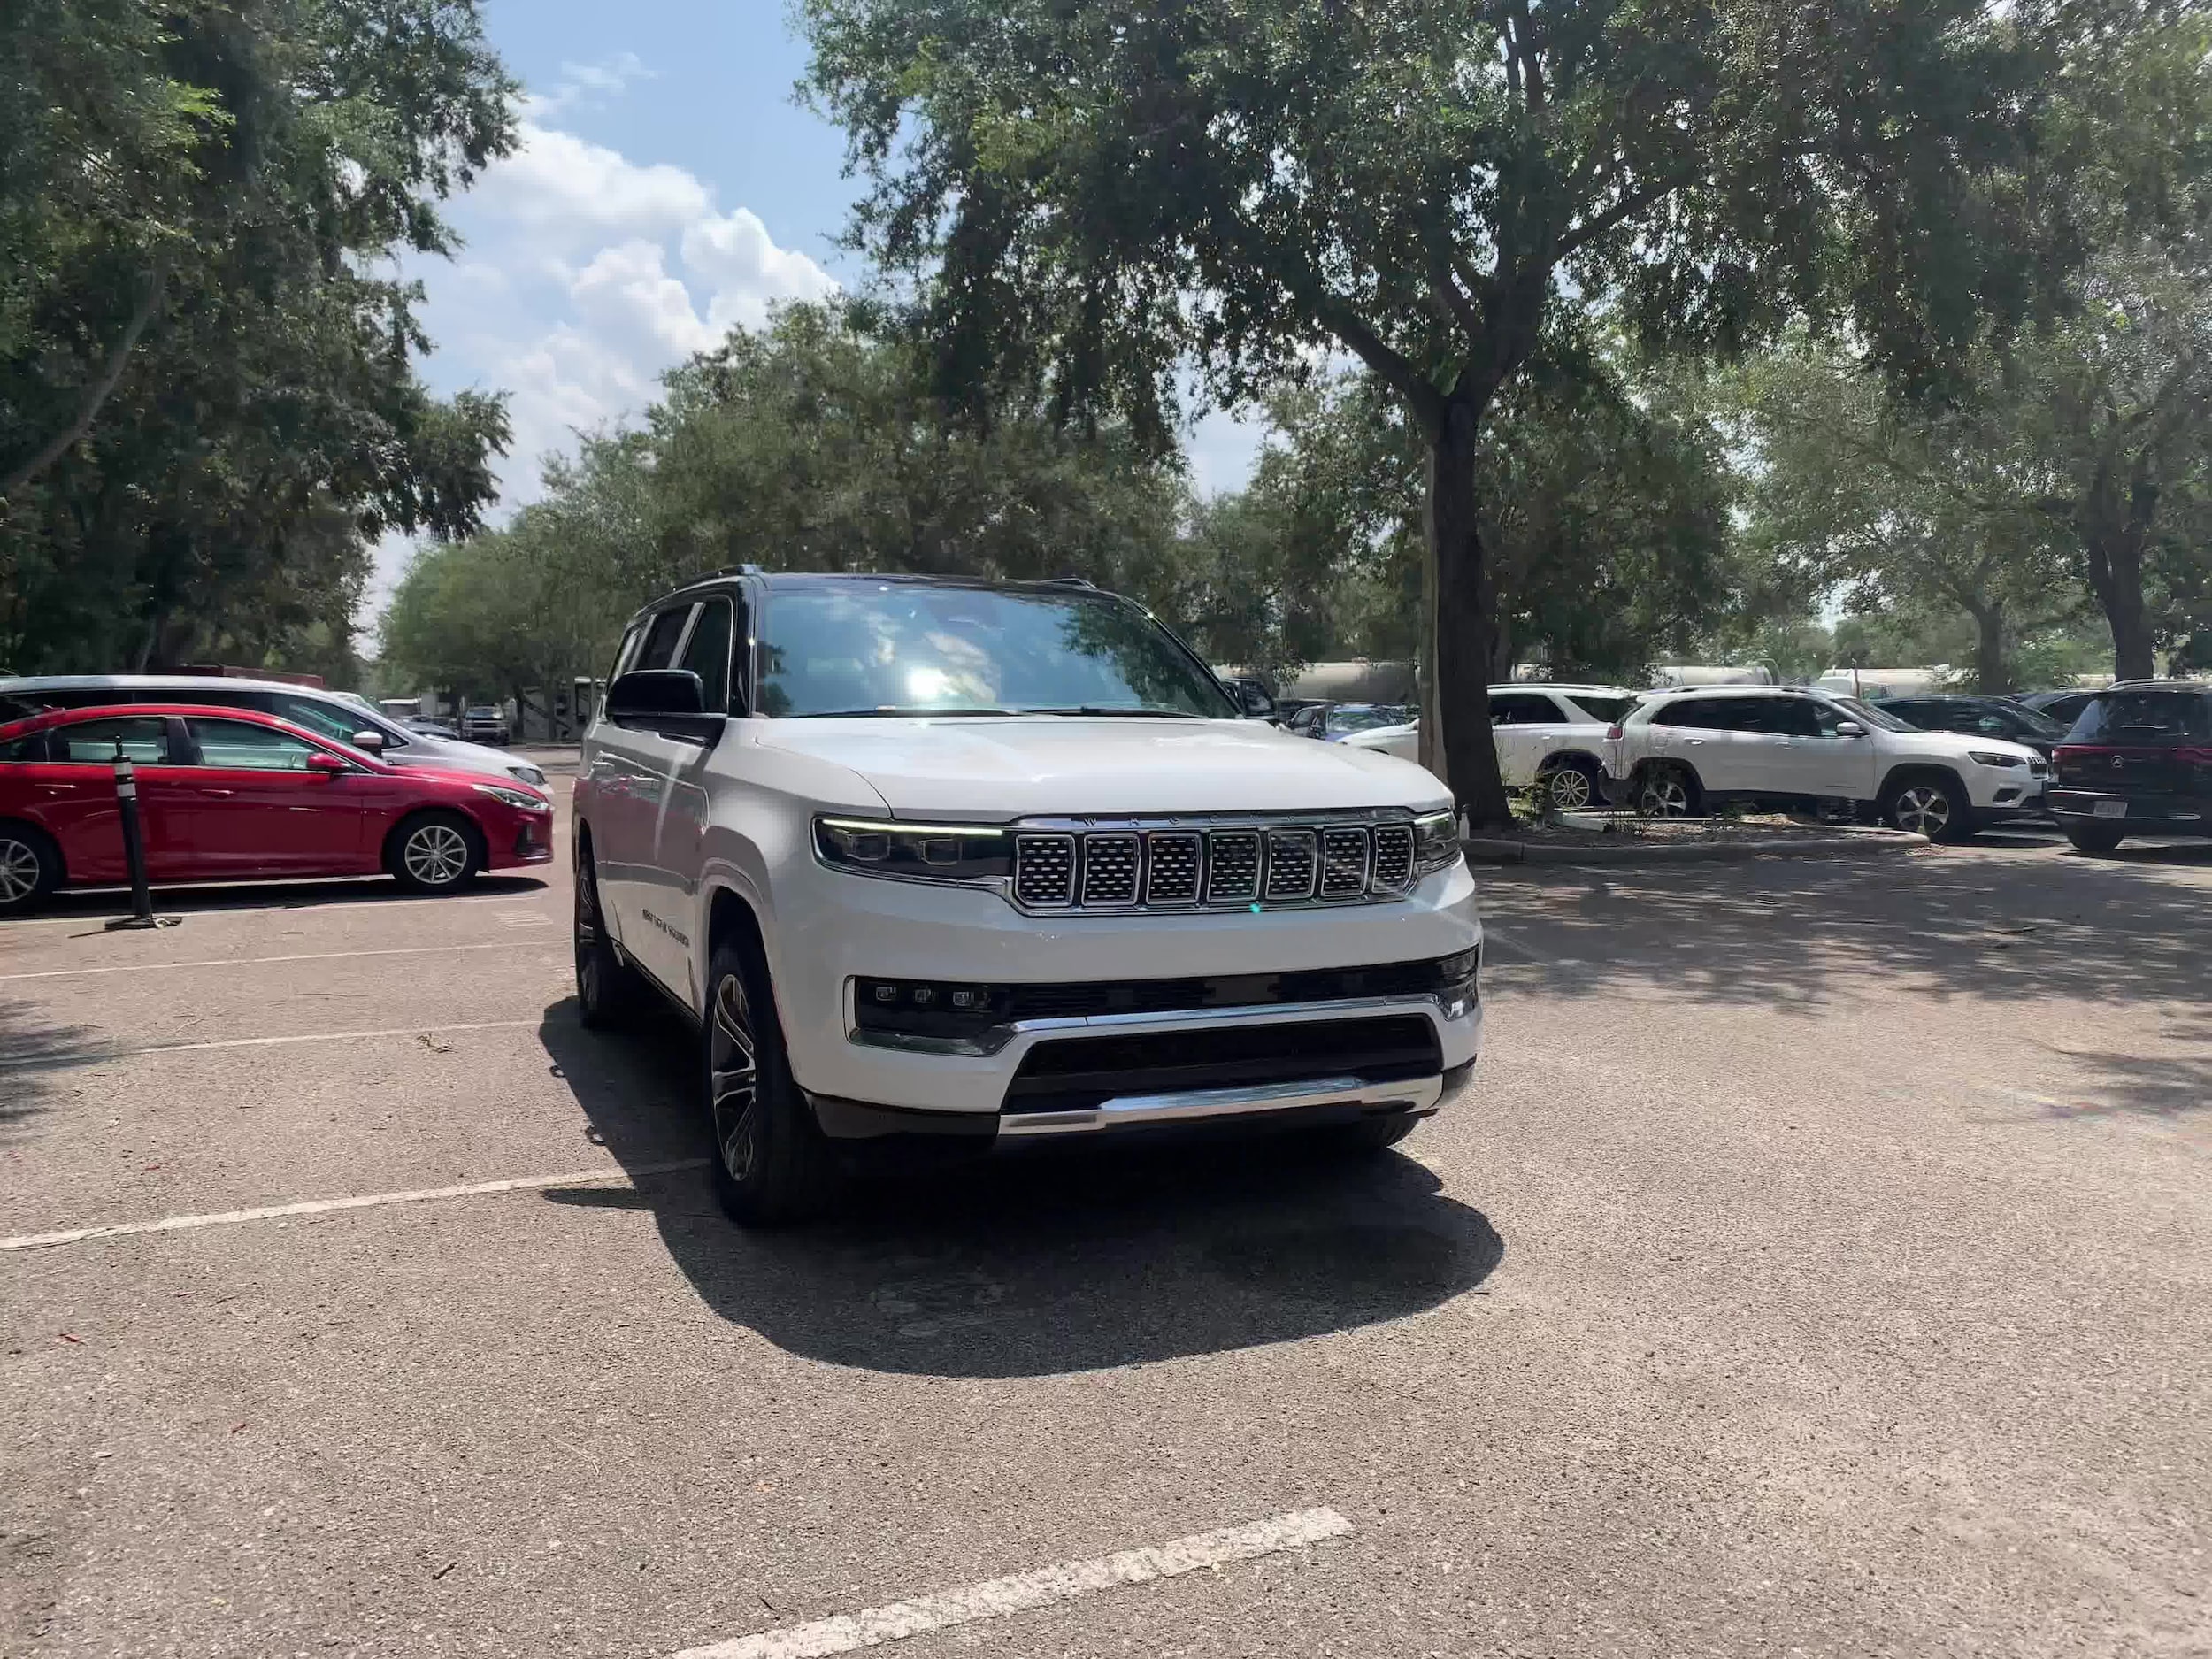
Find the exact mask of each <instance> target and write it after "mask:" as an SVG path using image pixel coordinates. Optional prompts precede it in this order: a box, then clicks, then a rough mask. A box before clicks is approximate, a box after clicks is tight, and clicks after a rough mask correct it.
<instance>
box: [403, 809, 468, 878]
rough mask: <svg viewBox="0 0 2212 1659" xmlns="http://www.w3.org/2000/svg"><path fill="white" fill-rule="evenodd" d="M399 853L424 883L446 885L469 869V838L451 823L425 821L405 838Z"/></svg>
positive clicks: (410, 869)
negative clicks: (428, 822)
mask: <svg viewBox="0 0 2212 1659" xmlns="http://www.w3.org/2000/svg"><path fill="white" fill-rule="evenodd" d="M400 857H401V859H402V860H403V862H404V863H405V864H406V865H407V873H408V874H409V875H411V876H412V877H414V879H416V880H418V881H419V882H421V883H422V884H423V886H425V887H449V886H451V885H452V884H453V883H454V882H456V881H458V880H459V879H461V877H462V876H463V874H465V872H467V870H468V867H469V844H468V838H467V837H466V836H465V835H463V834H462V833H461V832H460V831H459V830H457V829H456V828H454V827H453V826H452V825H450V824H426V825H424V826H422V827H421V828H420V829H419V830H417V831H416V832H415V833H413V834H412V835H410V836H409V837H408V838H407V845H406V847H405V848H404V849H402V851H401V853H400Z"/></svg>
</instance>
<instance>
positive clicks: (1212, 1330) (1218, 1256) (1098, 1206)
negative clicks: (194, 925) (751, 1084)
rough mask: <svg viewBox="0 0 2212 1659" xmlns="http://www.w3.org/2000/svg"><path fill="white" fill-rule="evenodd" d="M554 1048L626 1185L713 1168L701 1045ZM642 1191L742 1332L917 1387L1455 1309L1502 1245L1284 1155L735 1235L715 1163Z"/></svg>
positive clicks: (1118, 1167)
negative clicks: (920, 1380)
mask: <svg viewBox="0 0 2212 1659" xmlns="http://www.w3.org/2000/svg"><path fill="white" fill-rule="evenodd" d="M539 1035H540V1037H541V1041H543V1043H544V1045H545V1049H546V1053H547V1055H548V1056H549V1057H550V1059H551V1061H552V1062H553V1064H554V1066H555V1068H556V1070H557V1072H558V1073H559V1075H560V1076H561V1077H562V1078H563V1079H564V1080H565V1082H566V1083H567V1085H568V1087H569V1088H570V1090H571V1092H572V1094H574V1095H575V1097H576V1101H577V1103H578V1105H579V1106H580V1107H581V1108H582V1110H583V1113H584V1116H585V1117H586V1118H587V1119H588V1124H589V1127H590V1130H591V1133H592V1134H593V1138H594V1139H595V1140H597V1141H600V1142H601V1143H603V1145H604V1146H605V1147H606V1148H607V1149H608V1150H609V1151H610V1152H611V1153H612V1154H613V1155H614V1156H615V1157H616V1159H617V1160H618V1162H619V1163H621V1164H623V1166H624V1167H625V1168H626V1169H632V1168H639V1167H642V1166H646V1165H649V1164H662V1163H666V1162H669V1161H671V1160H674V1159H680V1158H686V1157H696V1158H701V1159H704V1158H706V1157H709V1156H712V1150H713V1148H712V1147H711V1144H710V1139H709V1137H708V1134H707V1133H706V1130H705V1127H704V1125H703V1124H702V1123H701V1122H700V1121H699V1120H698V1118H697V1117H696V1116H695V1110H696V1109H695V1105H694V1101H693V1095H692V1091H691V1087H690V1086H691V1075H692V1056H693V1054H694V1051H695V1042H696V1039H695V1037H694V1035H693V1033H691V1031H690V1030H689V1028H688V1027H687V1026H686V1025H684V1024H683V1023H682V1022H681V1021H680V1020H679V1019H678V1018H676V1017H675V1016H674V1015H673V1014H665V1015H664V1014H661V1013H659V1012H658V1011H657V1010H656V1012H654V1013H653V1014H651V1015H648V1016H645V1017H643V1018H641V1019H640V1021H639V1024H638V1028H637V1030H636V1031H635V1032H634V1033H623V1034H617V1035H611V1036H601V1035H598V1034H595V1033H590V1032H587V1031H585V1030H583V1029H582V1028H581V1027H580V1025H577V1023H576V1019H575V1012H574V1004H573V1002H561V1003H557V1004H556V1005H555V1006H553V1007H552V1008H549V1009H548V1010H546V1018H545V1022H544V1024H543V1025H541V1027H540V1030H539ZM1446 1110H1449V1108H1448V1107H1447V1109H1446ZM637 1187H638V1196H637V1198H636V1200H634V1202H636V1203H637V1204H638V1205H639V1207H641V1208H646V1209H649V1210H651V1211H652V1213H653V1218H654V1221H655V1223H656V1224H657V1225H658V1227H659V1229H660V1233H661V1237H662V1239H663V1240H664V1242H665V1243H666V1245H667V1247H668V1250H669V1253H670V1255H671V1256H673V1257H674V1258H675V1261H676V1263H677V1265H678V1266H679V1267H680V1268H681V1269H682V1270H683V1271H684V1274H685V1276H686V1277H687V1278H688V1279H690V1281H691V1283H692V1285H693V1286H694V1287H695V1289H696V1290H697V1291H698V1293H699V1294H700V1296H701V1298H702V1299H703V1301H704V1302H706V1303H707V1305H708V1306H709V1307H710V1308H712V1309H713V1310H715V1311H716V1312H717V1313H718V1314H720V1315H721V1316H722V1317H724V1318H726V1319H728V1320H731V1321H732V1322H733V1323H735V1324H739V1325H744V1326H746V1327H748V1328H749V1329H751V1330H755V1331H757V1332H759V1333H761V1334H762V1335H763V1336H764V1337H766V1338H767V1339H768V1340H770V1341H772V1342H773V1343H775V1344H776V1345H777V1346H778V1347H779V1348H785V1349H787V1350H788V1351H790V1352H792V1353H795V1354H802V1355H804V1356H808V1357H809V1358H813V1359H819V1360H824V1361H826V1362H828V1363H833V1364H839V1365H849V1366H855V1367H858V1368H861V1369H865V1370H871V1371H892V1372H899V1373H906V1374H915V1375H930V1376H947V1377H1031V1376H1048V1375H1053V1374H1056V1373H1062V1372H1068V1371H1093V1370H1099V1369H1102V1368H1105V1367H1109V1366H1116V1365H1126V1364H1132V1363H1139V1362H1142V1361H1148V1360H1163V1359H1173V1358H1178V1357H1181V1356H1187V1355H1196V1354H1209V1353H1217V1352H1221V1351H1224V1350H1227V1349H1233V1348H1250V1347H1256V1346H1259V1345H1263V1344H1267V1343H1274V1342H1281V1341H1286V1340H1293V1339H1295V1338H1300V1337H1310V1336H1317V1335H1323V1334H1325V1333H1329V1332H1332V1331H1342V1330H1347V1329H1349V1328H1352V1327H1355V1326H1358V1325H1371V1324H1376V1323H1379V1322H1381V1321H1386V1320H1391V1319H1397V1318H1402V1317H1406V1316H1408V1315H1410V1314H1416V1313H1420V1312H1423V1311H1425V1310H1429V1309H1432V1308H1435V1307H1437V1306H1440V1304H1442V1303H1443V1302H1448V1301H1449V1300H1450V1299H1451V1298H1453V1297H1455V1296H1457V1295H1460V1294H1463V1293H1464V1292H1466V1291H1469V1290H1471V1289H1473V1288H1475V1287H1476V1286H1479V1285H1480V1284H1481V1283H1482V1282H1483V1280H1484V1279H1486V1278H1487V1277H1488V1276H1489V1275H1490V1274H1491V1273H1492V1272H1493V1271H1495V1269H1496V1268H1497V1266H1498V1263H1500V1261H1501V1260H1502V1258H1503V1256H1504V1251H1505V1246H1504V1243H1503V1241H1502V1240H1500V1238H1499V1237H1498V1234H1497V1233H1496V1232H1495V1231H1494V1229H1493V1228H1492V1226H1491V1225H1490V1223H1489V1221H1488V1220H1487V1219H1486V1217H1484V1216H1483V1215H1482V1214H1481V1213H1480V1212H1479V1211H1477V1210H1471V1209H1469V1208H1468V1207H1467V1206H1465V1205H1463V1204H1461V1203H1458V1202H1455V1201H1454V1200H1452V1199H1450V1198H1448V1197H1446V1196H1444V1194H1442V1192H1441V1191H1440V1182H1439V1181H1438V1180H1437V1179H1436V1178H1435V1177H1434V1176H1433V1175H1432V1174H1431V1173H1430V1172H1429V1171H1428V1170H1426V1169H1425V1168H1424V1167H1423V1166H1422V1165H1421V1164H1417V1163H1415V1162H1414V1161H1412V1160H1411V1159H1409V1158H1406V1157H1402V1156H1397V1155H1396V1154H1383V1155H1381V1156H1364V1157H1363V1160H1362V1162H1361V1164H1360V1165H1359V1167H1357V1168H1354V1169H1346V1168H1343V1167H1341V1166H1340V1165H1336V1166H1333V1165H1332V1163H1331V1159H1330V1155H1327V1154H1323V1153H1319V1152H1317V1151H1316V1150H1315V1149H1313V1148H1310V1147H1307V1146H1303V1145H1301V1144H1299V1143H1297V1142H1295V1141H1289V1140H1282V1141H1265V1140H1263V1141H1250V1140H1246V1141H1223V1142H1219V1143H1214V1144H1208V1145H1202V1146H1189V1147H1185V1148H1176V1149H1172V1150H1166V1149H1156V1150H1149V1151H1146V1150H1136V1149H1131V1150H1126V1151H1123V1150H1117V1149H1113V1148H1084V1149H1081V1150H1080V1151H1070V1152H1066V1153H1064V1154H1062V1153H1055V1154H1051V1155H1024V1156H1018V1157H1014V1158H1005V1159H995V1160H985V1161H983V1162H981V1163H979V1164H968V1165H963V1166H960V1167H957V1168H955V1169H951V1170H941V1171H934V1172H930V1173H915V1174H911V1175H907V1176H903V1177H901V1178H898V1179H879V1180H869V1181H866V1182H863V1183H859V1184H857V1185H856V1186H855V1187H853V1188H852V1189H851V1190H850V1191H849V1193H848V1194H847V1195H846V1198H845V1202H843V1203H842V1204H841V1207H840V1209H839V1210H838V1211H837V1212H836V1213H835V1214H833V1215H832V1216H831V1217H827V1218H826V1219H824V1220H822V1221H820V1222H818V1223H816V1224H814V1225H810V1226H807V1227H803V1228H799V1229H795V1230H794V1231H791V1232H787V1233H747V1232H744V1231H742V1230H741V1229H739V1228H738V1227H736V1226H734V1225H732V1224H731V1223H730V1222H729V1221H727V1220H726V1219H725V1217H723V1215H722V1213H721V1211H720V1210H719V1209H718V1207H717V1205H716V1203H715V1200H714V1196H713V1193H712V1191H711V1188H710V1185H709V1182H708V1179H707V1176H706V1172H705V1171H703V1170H688V1171H678V1172H674V1173H670V1174H662V1175H650V1174H649V1175H645V1176H641V1177H639V1178H637ZM545 1197H546V1199H547V1200H548V1201H549V1202H554V1203H570V1204H579V1203H580V1204H603V1203H606V1202H610V1200H611V1197H612V1194H606V1193H587V1192H558V1191H555V1192H549V1193H547V1194H545Z"/></svg>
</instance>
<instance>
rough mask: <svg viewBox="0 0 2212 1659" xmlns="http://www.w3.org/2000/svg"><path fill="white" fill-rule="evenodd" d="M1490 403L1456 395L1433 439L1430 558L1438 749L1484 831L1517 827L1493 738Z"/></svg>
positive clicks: (1471, 817)
mask: <svg viewBox="0 0 2212 1659" xmlns="http://www.w3.org/2000/svg"><path fill="white" fill-rule="evenodd" d="M1486 401H1487V400H1486V399H1481V400H1478V399H1476V398H1472V397H1469V396H1453V397H1450V398H1448V399H1447V400H1446V401H1445V404H1444V411H1443V419H1441V420H1440V421H1439V422H1438V423H1437V426H1436V427H1435V429H1434V430H1433V431H1432V433H1431V434H1430V435H1429V477H1428V495H1429V499H1428V515H1427V519H1428V523H1427V529H1428V554H1429V558H1430V560H1431V561H1432V563H1431V569H1432V570H1433V571H1434V572H1435V577H1436V587H1435V594H1436V597H1435V604H1434V611H1435V617H1436V622H1435V634H1434V641H1435V652H1434V655H1433V657H1432V658H1431V662H1432V674H1431V678H1432V680H1434V682H1435V685H1436V707H1437V713H1438V716H1439V725H1440V727H1441V728H1442V729H1441V730H1440V731H1439V732H1437V733H1436V734H1435V746H1436V748H1437V749H1438V751H1439V752H1440V754H1441V756H1442V758H1443V761H1444V769H1443V777H1444V779H1445V780H1446V781H1447V782H1448V783H1449V784H1450V785H1451V787H1452V794H1453V797H1454V798H1455V800H1456V801H1457V802H1458V803H1459V804H1460V806H1461V807H1462V808H1463V810H1464V811H1465V813H1466V817H1467V820H1468V823H1469V825H1470V826H1471V828H1474V829H1477V830H1483V829H1500V828H1504V827H1506V826H1509V825H1510V824H1511V823H1512V821H1513V809H1512V807H1511V806H1510V805H1509V803H1507V801H1506V798H1505V780H1504V779H1503V778H1502V777H1501V776H1500V775H1499V772H1498V750H1497V746H1496V744H1495V743H1494V742H1493V741H1491V736H1490V690H1489V674H1488V669H1489V665H1490V664H1489V657H1490V652H1489V649H1488V648H1489V644H1490V640H1491V629H1490V614H1489V613H1490V588H1489V583H1488V581H1487V580H1486V575H1485V572H1484V568H1483V549H1482V528H1481V525H1480V522H1479V518H1478V516H1477V514H1476V511H1475V448H1476V442H1477V440H1478V437H1479V432H1480V428H1481V425H1482V414H1483V407H1484V403H1486Z"/></svg>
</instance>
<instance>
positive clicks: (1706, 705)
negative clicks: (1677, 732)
mask: <svg viewBox="0 0 2212 1659" xmlns="http://www.w3.org/2000/svg"><path fill="white" fill-rule="evenodd" d="M1714 707H1715V705H1714V703H1713V702H1712V701H1711V699H1709V698H1706V697H1687V698H1685V699H1684V700H1683V701H1681V702H1680V703H1661V704H1660V705H1659V707H1658V708H1657V709H1655V710H1653V711H1652V716H1651V724H1652V725H1654V726H1679V727H1683V728H1686V729H1688V730H1691V731H1702V730H1703V729H1705V728H1706V727H1708V726H1711V725H1712V724H1713V710H1714Z"/></svg>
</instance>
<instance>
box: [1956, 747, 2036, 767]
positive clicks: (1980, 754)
mask: <svg viewBox="0 0 2212 1659" xmlns="http://www.w3.org/2000/svg"><path fill="white" fill-rule="evenodd" d="M1966 758H1967V759H1969V760H1970V761H1972V762H1974V763H1975V764H1977V765H1980V766H2024V765H2026V764H2028V759H2027V757H2026V756H2024V755H2003V754H2000V753H1999V752H1998V751H1997V750H1995V749H1968V750H1967V751H1966Z"/></svg>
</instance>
